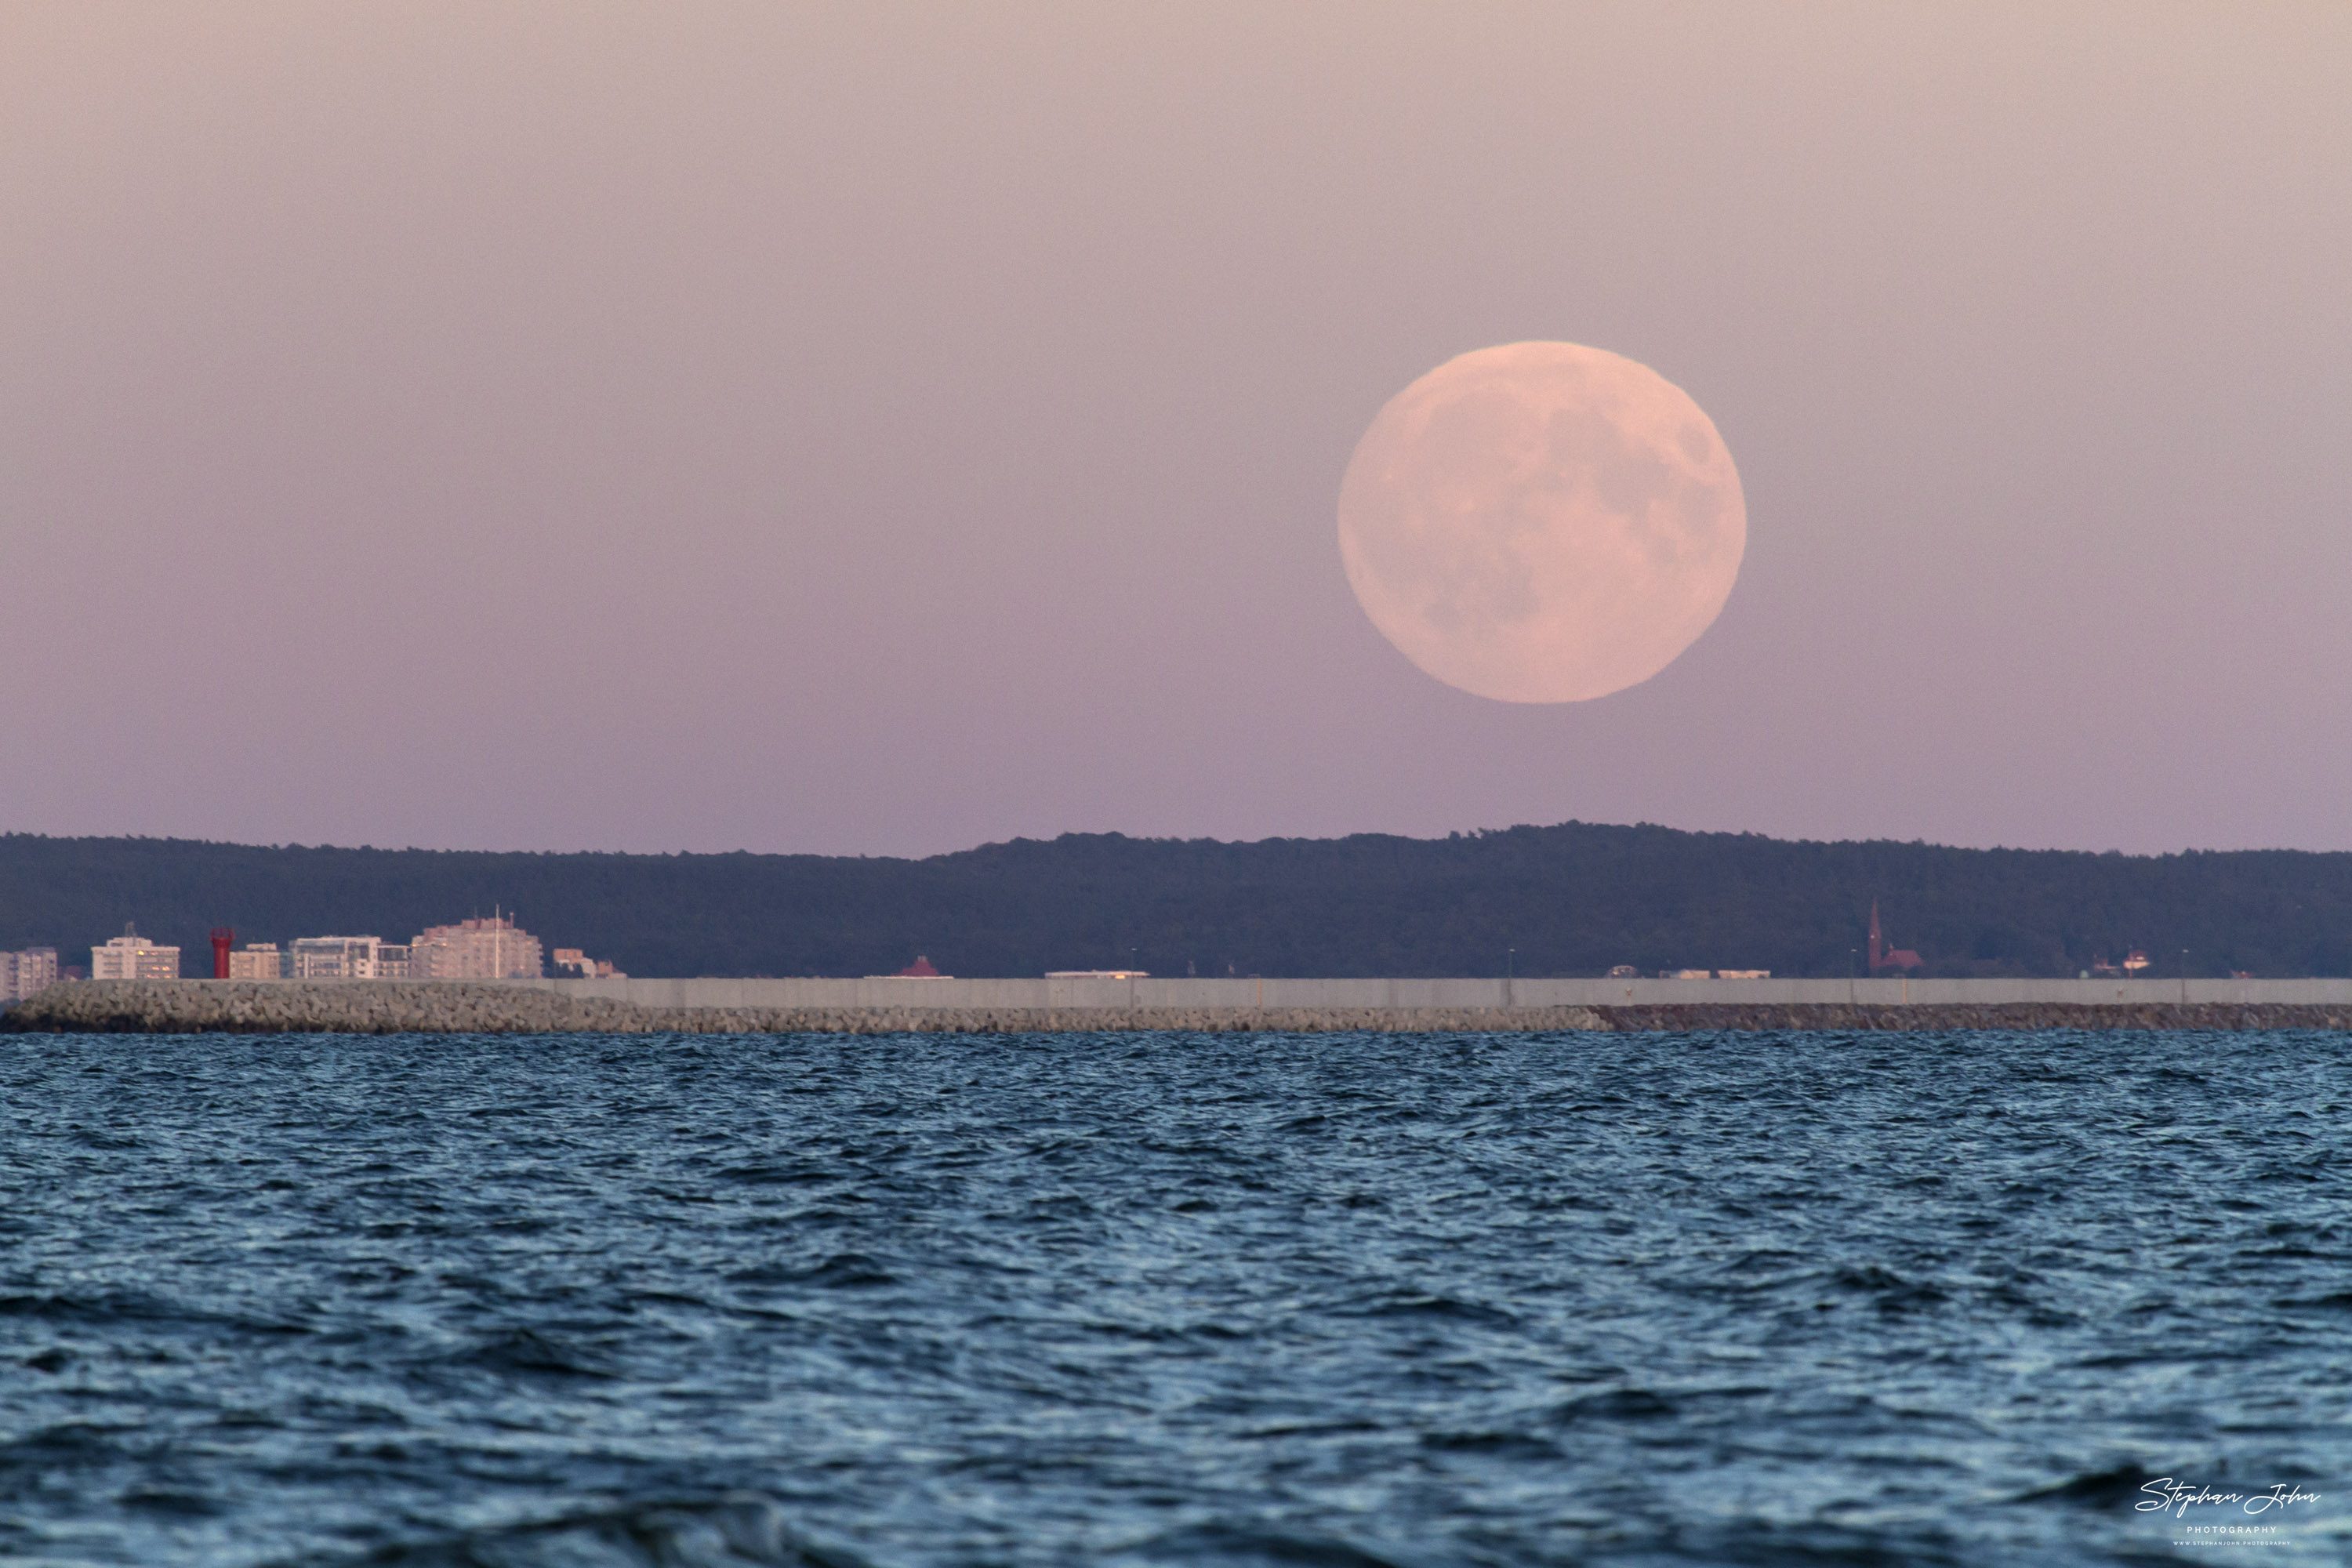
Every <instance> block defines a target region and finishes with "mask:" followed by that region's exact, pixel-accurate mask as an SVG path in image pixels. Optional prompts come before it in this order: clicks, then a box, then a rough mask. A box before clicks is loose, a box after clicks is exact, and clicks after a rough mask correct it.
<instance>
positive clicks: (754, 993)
mask: <svg viewBox="0 0 2352 1568" xmlns="http://www.w3.org/2000/svg"><path fill="white" fill-rule="evenodd" d="M1154 984H1155V983H1151V982H1129V981H1097V980H1086V981H1078V982H1061V981H1055V982H1044V981H929V982H925V981H880V982H869V981H735V980H709V981H627V982H611V981H586V982H582V981H572V982H563V981H552V982H551V981H539V982H531V981H512V982H500V981H437V982H436V981H404V980H352V981H266V980H265V981H238V980H173V981H131V980H97V981H92V980H82V981H70V982H67V983H65V984H58V985H53V986H51V987H49V988H48V989H47V990H46V991H44V992H42V993H41V994H39V995H37V996H35V997H33V998H31V999H30V1000H28V1001H25V1002H21V1003H18V1004H16V1005H15V1006H14V1007H11V1008H9V1009H7V1010H5V1012H0V1032H14V1033H27V1032H46V1033H131V1034H182V1033H236V1034H286V1033H334V1034H407V1033H420V1034H569V1033H604V1034H742V1033H762V1034H787V1033H803V1032H813V1033H827V1034H861V1035H874V1034H898V1033H904V1032H935V1033H939V1032H944V1033H958V1034H975V1033H978V1034H1027V1033H1037V1032H1047V1031H1073V1030H1074V1031H1085V1032H1107V1031H1115V1030H1132V1029H1167V1030H1178V1031H1183V1032H1188V1033H1197V1032H1219V1033H1226V1032H1236V1031H1240V1032H1275V1033H1291V1032H1316V1031H1329V1030H1342V1029H1364V1030H1378V1031H1383V1032H1399V1033H1402V1032H1430V1031H1444V1032H1448V1033H1464V1032H1481V1031H1550V1030H1563V1029H1613V1030H1638V1029H1669V1030H1699V1029H2112V1028H2125V1029H2161V1028H2185V1029H2287V1028H2325V1029H2342V1028H2346V1027H2347V1026H2352V981H2229V982H2200V981H2190V982H2189V1000H2187V1001H2186V1002H2183V1001H2181V1000H2179V993H2180V983H2179V982H2177V981H2170V982H2164V981H2138V982H2127V983H2126V984H2125V985H2124V986H2116V985H2115V984H2113V983H2105V984H2102V983H2099V982H2090V983H2087V984H2085V983H2082V982H2074V981H2037V982H2024V983H2015V982H1998V981H1938V982H1915V983H1913V985H1912V987H1911V988H1910V989H1912V990H1915V991H1926V990H1927V989H1928V988H1929V986H1931V985H1932V986H1935V987H1938V988H1959V989H1958V990H1957V992H1956V994H1952V995H1950V996H1946V997H1921V998H1919V999H1916V1000H1911V1001H1907V1002H1906V1001H1904V1000H1901V999H1899V996H1897V997H1886V998H1885V999H1881V997H1880V995H1879V993H1881V992H1882V991H1885V990H1891V989H1893V988H1894V987H1895V983H1894V982H1888V981H1879V982H1871V983H1864V984H1863V985H1862V986H1859V987H1856V988H1854V990H1853V994H1854V995H1855V997H1856V999H1854V1000H1848V999H1846V995H1847V994H1848V992H1849V986H1848V983H1846V982H1844V981H1834V982H1829V981H1783V982H1759V981H1712V982H1708V981H1663V982H1640V981H1635V982H1622V981H1520V982H1517V983H1515V984H1514V983H1507V982H1503V981H1476V980H1462V981H1446V980H1438V981H1402V980H1400V981H1297V980H1292V981H1271V980H1269V981H1265V982H1263V983H1259V982H1253V981H1168V982H1160V983H1156V984H1157V986H1160V987H1180V988H1183V989H1180V990H1175V991H1173V992H1171V991H1167V990H1155V991H1154V992H1150V993H1146V994H1139V995H1135V996H1131V997H1130V996H1129V995H1127V994H1123V993H1124V992H1125V991H1126V990H1129V989H1132V988H1137V987H1141V986H1150V985H1154ZM622 985H626V986H628V987H631V988H635V991H636V994H637V995H643V996H645V997H646V1000H645V1001H639V1000H637V999H636V998H635V995H632V994H627V993H624V994H619V995H615V994H611V992H612V991H613V990H615V989H618V987H620V986H622ZM948 985H954V986H957V987H960V988H981V987H987V988H992V989H993V988H997V987H1003V988H1006V989H1005V990H1004V991H1003V994H1002V995H992V994H987V993H982V994H978V995H967V994H960V993H951V992H946V991H942V990H940V989H939V988H940V987H942V986H948ZM1261 985H1262V987H1263V989H1264V990H1265V991H1266V992H1270V993H1272V997H1271V998H1270V1000H1269V1002H1268V1003H1267V1004H1266V1005H1252V999H1253V998H1254V996H1255V994H1256V991H1257V989H1258V988H1259V987H1260V986H1261ZM877 986H878V987H880V988H881V989H880V990H879V991H878V992H877V991H873V990H868V989H866V988H868V987H877ZM782 987H791V988H793V992H790V993H783V992H779V991H777V990H772V989H771V988H782ZM809 987H823V988H825V989H823V990H817V991H814V992H810V991H808V990H805V989H803V988H809ZM908 987H913V988H914V989H913V990H912V991H911V992H910V991H909V990H908V989H907V988H908ZM1056 987H1058V988H1060V989H1058V990H1057V989H1055V988H1056ZM1241 987H1246V988H1249V989H1246V990H1242V991H1240V992H1239V995H1240V996H1241V997H1242V998H1243V1000H1240V1001H1235V1000H1234V995H1233V991H1234V988H1241ZM1317 987H1328V988H1329V989H1328V991H1324V992H1321V993H1319V994H1320V995H1323V996H1328V997H1330V998H1331V999H1330V1000H1313V1001H1310V1000H1307V999H1306V997H1307V996H1312V995H1318V992H1316V991H1315V990H1314V988H1317ZM1369 987H1386V988H1391V989H1390V990H1389V991H1388V993H1387V994H1394V995H1396V996H1398V998H1399V1000H1397V1001H1395V1002H1390V1003H1385V1004H1381V1003H1371V1002H1369V1001H1367V1000H1365V999H1364V998H1365V997H1366V996H1367V994H1368V992H1367V990H1366V988H1369ZM1568 987H1589V988H1607V989H1610V990H1614V991H1617V992H1619V993H1620V994H1624V995H1626V996H1627V997H1628V999H1626V1000H1605V1001H1594V1002H1582V1001H1575V1002H1571V1001H1567V1000H1563V999H1558V998H1559V997H1561V996H1562V994H1563V991H1564V989H1565V988H1568ZM1823 987H1831V988H1834V990H1835V992H1836V993H1837V994H1838V995H1837V996H1836V998H1835V999H1832V998H1828V997H1823V998H1820V999H1816V998H1814V997H1812V996H1811V995H1805V994H1784V995H1781V996H1777V997H1775V996H1769V995H1767V994H1762V993H1764V992H1765V991H1766V990H1767V989H1780V990H1784V991H1793V990H1796V989H1797V988H1802V989H1803V990H1804V991H1811V990H1815V989H1819V988H1823ZM2042 987H2067V988H2072V990H2073V994H2059V995H2052V996H2047V997H2032V996H2017V995H2013V994H2011V993H2013V992H2016V991H2018V990H2022V989H2039V988H2042ZM1203 988H1217V989H1203ZM1637 988H1638V989H1639V991H1643V992H1649V993H1651V994H1649V995H1643V996H1641V998H1640V999H1639V1000H1634V999H1632V997H1633V994H1636V991H1637ZM1695 988H1696V989H1701V990H1702V992H1703V994H1699V995H1691V994H1689V992H1690V991H1691V990H1693V989H1695ZM2208 988H2212V989H2226V990H2227V991H2228V992H2230V993H2231V994H2228V995H2209V994H2205V993H2206V992H2207V990H2208ZM1659 990H1668V991H1669V992H1670V993H1671V994H1668V995H1666V996H1663V997H1661V996H1657V995H1655V993H1656V992H1657V991H1659ZM1864 990H1867V992H1868V993H1869V994H1866V995H1865V994H1862V993H1863V991H1864ZM2118 992H2120V993H2122V994H2115V993H2118ZM2167 992H2170V993H2172V994H2171V995H2166V994H2165V993H2167ZM795 993H796V994H795ZM2265 993H2267V994H2265ZM1588 994H1592V993H1590V992H1588ZM784 995H793V1000H791V1001H786V1000H783V999H782V997H783V996H784ZM1506 998H1508V999H1507V1000H1506ZM1041 1003H1042V1004H1045V1005H1041Z"/></svg>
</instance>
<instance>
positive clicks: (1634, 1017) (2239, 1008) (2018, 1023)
mask: <svg viewBox="0 0 2352 1568" xmlns="http://www.w3.org/2000/svg"><path fill="white" fill-rule="evenodd" d="M1599 1011H1601V1013H1603V1014H1605V1015H1607V1016H1608V1019H1609V1023H1608V1027H1610V1028H1612V1029H1619V1030H1634V1029H1662V1030H1670V1031H1673V1032H1675V1033H1677V1034H1688V1033H1691V1032H1694V1031H1703V1030H1708V1029H1741V1030H1762V1029H1827V1030H1841V1029H2021V1030H2037V1031H2038V1030H2042V1029H2341V1028H2344V1027H2347V1026H2352V1007H2341V1006H2328V1005H2294V1004H2287V1003H2233V1002H2191V1003H2188V1004H2185V1005H2184V1004H2182V1003H2179V1002H2160V1003H2145V1002H2141V1003H2125V1002H2114V1003H2070V1002H2005V1003H1992V1004H1988V1005H1981V1006H1969V1005H1954V1004H1950V1003H1918V1004H1914V1005H1910V1006H1904V1005H1900V1004H1896V1005H1891V1006H1876V1007H1874V1006H1859V1007H1857V1006H1850V1005H1844V1004H1820V1003H1811V1004H1808V1003H1790V1004H1782V1005H1777V1006H1775V1005H1764V1006H1736V1005H1681V1006H1658V1007H1602V1008H1601V1009H1599Z"/></svg>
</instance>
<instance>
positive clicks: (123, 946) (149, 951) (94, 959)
mask: <svg viewBox="0 0 2352 1568" xmlns="http://www.w3.org/2000/svg"><path fill="white" fill-rule="evenodd" d="M89 977H90V978H91V979H92V980H177V979H178V978H179V977H180V950H179V949H178V948H176V947H158V946H156V945H155V944H154V943H153V942H149V941H148V940H147V939H146V938H145V937H143V936H141V935H140V934H139V932H138V931H137V930H136V929H135V928H133V927H131V926H124V927H123V928H122V934H121V936H118V937H116V938H114V939H113V940H112V941H110V942H108V943H107V944H106V945H105V946H103V947H93V948H91V949H90V950H89Z"/></svg>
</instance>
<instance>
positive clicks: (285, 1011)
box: [0, 980, 1608, 1035]
mask: <svg viewBox="0 0 2352 1568" xmlns="http://www.w3.org/2000/svg"><path fill="white" fill-rule="evenodd" d="M1607 1027H1608V1024H1607V1023H1606V1022H1605V1021H1604V1020H1603V1019H1602V1017H1601V1014H1600V1013H1599V1012H1598V1011H1597V1010H1595V1009H1593V1008H1590V1007H1513V1008H1496V1007H1447V1008H1399V1009H1393V1010H1391V1009H1385V1008H1376V1007H1266V1008H1254V1007H1218V1008H1210V1007H1202V1008H1108V1007H1083V1008H1068V1007H1057V1008H1019V1007H1001V1008H983V1007H639V1006H634V1005H630V1004H628V1003H625V1002H609V1001H603V1000H599V999H595V998H588V997H570V996H560V995H558V994H555V993H554V992H551V991H541V990H537V989H534V988H532V987H530V986H527V985H501V984H497V983H495V982H489V981H480V982H468V981H462V980H439V981H436V980H322V981H293V980H75V981H68V982H66V983H64V984H58V985H52V986H50V987H49V988H48V989H47V990H46V991H44V992H42V993H41V994H39V995H37V996H35V997H33V998H31V999H30V1000H28V1001H25V1002H21V1003H18V1004H17V1005H16V1006H15V1007H13V1008H10V1009H9V1010H7V1011H6V1012H5V1013H0V1030H5V1031H12V1032H16V1033H20V1034H21V1033H29V1032H41V1033H50V1034H143V1035H160V1034H170V1035H182V1034H240V1035H265V1034H338V1035H401V1034H446V1035H546V1034H614V1035H646V1034H694V1035H733V1034H801V1033H814V1034H849V1035H893V1034H905V1033H910V1032H932V1033H943V1034H1005V1035H1013V1034H1034V1033H1040V1032H1047V1031H1064V1030H1073V1031H1081V1032H1088V1033H1102V1032H1109V1031H1118V1030H1130V1029H1176V1030H1183V1031H1187V1032H1196V1033H1198V1032H1213V1033H1230V1032H1236V1031H1238V1032H1258V1031H1267V1032H1281V1033H1294V1032H1316V1031H1330V1030H1343V1029H1350V1030H1352V1029H1366V1030H1382V1031H1390V1032H1399V1031H1404V1032H1427V1031H1434V1030H1443V1031H1447V1032H1457V1033H1466V1032H1478V1031H1487V1030H1551V1029H1604V1028H1607Z"/></svg>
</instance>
